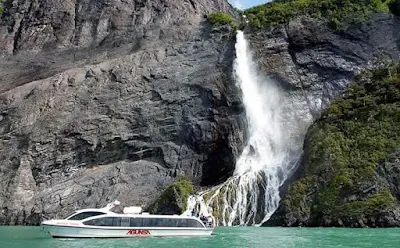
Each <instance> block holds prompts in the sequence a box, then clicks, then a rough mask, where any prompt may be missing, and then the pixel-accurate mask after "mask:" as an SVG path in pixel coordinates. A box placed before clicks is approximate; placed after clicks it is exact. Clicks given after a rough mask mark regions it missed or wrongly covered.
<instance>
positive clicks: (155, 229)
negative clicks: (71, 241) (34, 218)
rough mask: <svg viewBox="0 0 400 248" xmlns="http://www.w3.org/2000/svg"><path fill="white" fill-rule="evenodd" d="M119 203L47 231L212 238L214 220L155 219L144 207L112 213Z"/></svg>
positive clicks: (47, 226) (51, 223)
mask: <svg viewBox="0 0 400 248" xmlns="http://www.w3.org/2000/svg"><path fill="white" fill-rule="evenodd" d="M116 205H119V202H118V201H115V202H114V203H110V204H108V205H107V207H105V208H99V209H96V208H93V209H82V210H78V211H76V212H75V213H73V214H72V215H70V216H68V217H67V218H65V219H60V220H46V221H43V222H42V226H43V229H44V230H45V231H46V232H48V233H49V234H50V235H51V236H52V237H54V238H130V237H143V236H203V235H211V234H212V232H213V230H214V223H215V220H214V218H213V217H212V216H207V218H206V217H202V218H201V219H200V218H198V217H195V216H185V215H151V214H148V213H142V209H141V207H128V208H124V211H123V212H124V213H123V214H119V213H115V212H112V211H111V209H112V208H113V207H115V206H116Z"/></svg>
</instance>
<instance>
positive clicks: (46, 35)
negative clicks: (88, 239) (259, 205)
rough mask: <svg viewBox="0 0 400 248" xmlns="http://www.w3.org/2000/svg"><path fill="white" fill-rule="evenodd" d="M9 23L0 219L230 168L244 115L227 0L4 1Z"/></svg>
mask: <svg viewBox="0 0 400 248" xmlns="http://www.w3.org/2000/svg"><path fill="white" fill-rule="evenodd" d="M5 6H6V9H5V12H4V15H3V19H2V24H1V26H0V51H1V53H2V56H3V58H2V59H1V62H0V68H1V69H0V81H1V86H0V92H1V95H0V99H1V101H0V156H1V162H0V178H1V180H0V224H38V223H39V222H40V221H41V219H42V218H46V219H49V218H54V217H63V216H65V215H67V214H68V213H69V212H71V211H73V210H75V209H79V208H84V207H100V206H103V205H105V204H106V203H108V202H110V201H113V200H115V199H118V200H120V201H121V202H122V204H125V205H147V204H148V203H149V202H151V201H152V200H153V199H154V198H155V197H156V196H158V195H159V194H160V192H161V190H162V189H164V188H165V187H166V186H167V185H168V184H169V183H171V182H172V181H174V178H175V177H176V176H177V175H179V174H184V175H186V176H188V177H189V178H190V179H191V180H193V182H194V183H195V185H200V184H201V185H212V184H216V183H218V182H221V181H223V180H224V179H226V178H227V177H228V176H229V175H231V174H232V172H233V169H234V162H235V159H236V156H237V155H238V154H239V153H240V150H241V148H242V146H243V141H244V139H245V137H244V131H243V130H245V120H244V118H243V107H242V106H241V101H240V98H239V96H240V94H239V92H238V90H237V88H236V87H235V85H234V83H233V80H232V78H231V75H232V60H233V58H234V39H233V37H232V35H231V30H229V29H213V28H212V27H211V26H209V25H208V24H207V22H206V20H205V18H204V15H205V14H207V13H210V12H213V11H217V10H218V11H225V12H229V11H231V9H230V6H229V5H228V4H227V3H226V2H225V1H222V0H221V1H209V0H202V1H183V0H176V1H162V0H157V1H139V0H138V1H118V0H112V1H91V0H78V1H70V0H67V1H54V0H47V1H36V0H31V1H17V0H15V1H7V2H6V3H5Z"/></svg>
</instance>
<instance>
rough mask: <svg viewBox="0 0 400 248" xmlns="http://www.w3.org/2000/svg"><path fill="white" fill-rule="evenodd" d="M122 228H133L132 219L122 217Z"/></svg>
mask: <svg viewBox="0 0 400 248" xmlns="http://www.w3.org/2000/svg"><path fill="white" fill-rule="evenodd" d="M121 226H124V227H127V226H131V225H130V218H128V217H122V218H121Z"/></svg>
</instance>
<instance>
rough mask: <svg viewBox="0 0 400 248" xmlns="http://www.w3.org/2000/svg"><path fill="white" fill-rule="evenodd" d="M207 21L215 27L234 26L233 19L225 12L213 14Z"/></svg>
mask: <svg viewBox="0 0 400 248" xmlns="http://www.w3.org/2000/svg"><path fill="white" fill-rule="evenodd" d="M207 19H208V20H209V21H210V22H211V23H212V24H214V25H230V26H233V25H234V22H233V19H232V17H231V16H230V15H228V14H226V13H223V12H215V13H211V14H209V15H208V16H207Z"/></svg>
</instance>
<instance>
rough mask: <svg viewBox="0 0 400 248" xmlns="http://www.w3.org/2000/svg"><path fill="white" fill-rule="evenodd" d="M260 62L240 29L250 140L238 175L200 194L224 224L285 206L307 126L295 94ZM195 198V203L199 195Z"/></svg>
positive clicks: (259, 218)
mask: <svg viewBox="0 0 400 248" xmlns="http://www.w3.org/2000/svg"><path fill="white" fill-rule="evenodd" d="M256 68H257V65H256V64H255V63H254V61H253V59H252V55H251V52H250V50H249V48H248V44H247V41H246V39H245V36H244V34H243V32H242V31H238V33H237V43H236V60H235V63H234V73H235V75H234V76H235V81H236V83H237V86H238V87H239V88H240V89H241V91H242V94H243V103H244V106H245V109H246V116H247V120H248V137H249V140H248V142H247V145H246V146H245V148H244V150H243V152H242V154H241V156H240V157H239V159H238V161H237V163H236V168H235V171H234V174H233V176H232V177H231V178H230V179H228V180H227V181H226V182H225V183H223V184H221V185H218V186H216V187H214V188H212V189H210V190H207V191H205V192H201V193H200V194H199V195H198V196H197V202H203V203H202V204H203V205H205V206H207V208H208V210H207V211H209V212H211V211H212V213H213V215H214V216H215V217H216V219H217V220H218V222H219V223H220V224H222V225H227V226H231V225H261V224H262V223H264V222H265V221H267V220H268V219H269V218H270V217H271V215H272V214H273V213H274V212H275V211H276V209H277V208H278V206H279V201H280V196H279V188H280V186H282V184H283V183H284V181H285V180H286V179H287V177H288V175H289V174H290V172H291V170H292V169H293V168H294V167H295V164H296V163H297V160H298V159H299V157H300V154H301V144H302V143H301V142H302V138H301V137H300V138H299V133H301V132H299V131H298V130H297V129H296V127H298V126H299V123H296V122H297V121H296V118H295V117H294V114H293V113H294V111H293V110H291V109H290V108H291V107H292V104H291V103H290V97H289V96H288V94H287V93H285V92H284V91H283V90H281V89H280V88H279V87H278V85H276V83H275V82H274V81H273V80H271V79H269V78H267V77H263V76H260V75H258V73H257V70H256ZM300 136H301V135H300ZM190 202H191V204H192V205H193V198H191V200H190Z"/></svg>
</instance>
